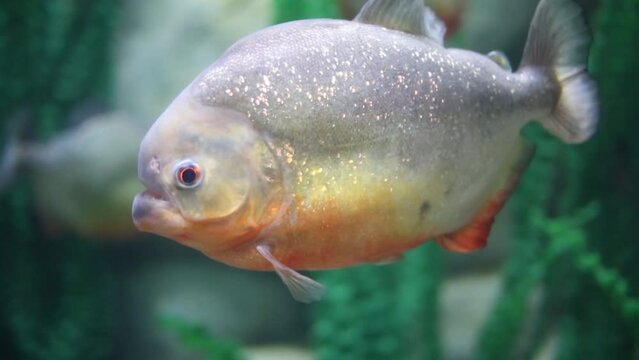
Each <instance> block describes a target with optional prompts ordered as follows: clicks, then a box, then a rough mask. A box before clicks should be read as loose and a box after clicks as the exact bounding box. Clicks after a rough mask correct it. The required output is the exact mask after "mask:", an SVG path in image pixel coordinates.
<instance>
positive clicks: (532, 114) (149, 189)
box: [132, 0, 599, 302]
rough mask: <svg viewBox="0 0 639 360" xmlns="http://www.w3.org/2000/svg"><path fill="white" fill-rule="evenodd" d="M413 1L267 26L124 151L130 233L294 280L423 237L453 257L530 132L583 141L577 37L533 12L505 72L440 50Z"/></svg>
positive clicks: (589, 85)
mask: <svg viewBox="0 0 639 360" xmlns="http://www.w3.org/2000/svg"><path fill="white" fill-rule="evenodd" d="M445 31H446V29H445V27H444V25H443V23H442V22H441V21H440V20H439V19H438V18H437V17H436V16H435V15H434V13H433V11H432V10H430V9H429V8H428V7H425V5H424V4H423V3H422V1H421V0H369V1H368V2H367V3H366V4H364V6H363V7H362V9H361V11H360V12H359V14H358V15H357V16H356V17H355V18H354V19H353V20H352V21H348V20H331V19H319V20H302V21H294V22H289V23H284V24H280V25H275V26H272V27H268V28H266V29H263V30H260V31H258V32H256V33H253V34H251V35H249V36H247V37H245V38H243V39H241V40H239V41H238V42H237V43H235V44H234V45H232V46H231V47H230V48H229V49H228V50H227V51H226V52H225V53H224V54H223V55H222V56H221V57H220V58H218V59H217V60H216V61H215V62H214V63H213V64H212V65H210V66H209V67H208V68H206V69H205V70H204V71H203V72H202V73H201V74H200V75H198V76H197V77H196V78H195V79H194V80H193V82H192V83H190V84H189V85H188V86H187V87H186V88H185V89H184V90H183V91H182V92H181V93H180V94H179V95H178V96H177V97H176V98H175V100H173V102H172V103H171V104H170V105H169V106H168V107H167V108H166V110H165V111H164V112H163V113H162V114H161V115H160V116H159V117H158V118H157V120H156V121H155V122H154V123H153V125H152V126H151V127H150V128H149V130H148V132H147V133H146V135H145V137H144V139H143V140H142V142H141V144H140V151H139V155H138V177H139V178H140V180H141V182H142V183H143V184H144V186H145V188H146V190H145V191H143V192H141V193H140V194H138V195H136V196H135V198H134V199H133V205H132V217H133V221H134V223H135V225H136V226H137V228H138V229H139V230H141V231H146V232H151V233H155V234H158V235H161V236H163V237H166V238H169V239H173V240H175V241H177V242H178V243H181V244H183V245H185V246H189V247H191V248H194V249H196V250H199V251H200V252H202V253H203V254H204V255H206V256H208V257H209V258H211V259H213V260H216V261H219V262H222V263H225V264H228V265H230V266H234V267H239V268H243V269H248V270H257V271H275V272H276V273H277V275H279V277H280V278H281V279H282V280H283V282H284V284H285V285H286V286H287V287H288V289H289V290H290V292H291V294H292V296H293V297H294V298H295V299H296V300H298V301H301V302H312V301H316V300H319V299H320V298H321V297H322V295H323V293H324V292H325V288H324V286H323V285H322V284H320V283H318V282H316V281H315V280H313V279H311V278H309V277H307V276H305V275H302V274H301V273H300V271H303V270H322V269H334V268H342V267H349V266H355V265H358V264H364V263H386V262H389V261H393V260H396V259H398V258H400V257H401V256H402V254H403V253H404V252H406V251H408V250H410V249H412V248H415V247H416V246H419V245H420V244H423V243H424V242H426V241H427V240H429V239H434V241H436V242H437V243H438V244H439V245H441V246H442V247H443V248H445V249H448V250H451V251H458V252H469V251H474V250H478V249H481V248H483V247H484V246H485V245H486V242H487V237H488V235H489V233H490V228H491V225H492V223H493V221H494V218H495V216H496V215H497V213H498V212H499V211H500V209H501V208H502V206H503V205H504V203H505V201H506V199H507V198H508V197H509V195H510V194H511V193H512V191H513V189H514V187H515V186H516V183H517V180H518V178H519V177H520V174H521V173H522V171H523V170H524V169H525V167H526V165H527V163H528V161H529V160H530V159H531V156H532V153H533V151H532V145H530V144H528V143H526V142H525V141H524V140H523V139H522V138H521V136H520V130H521V129H522V127H523V126H524V125H526V124H528V123H529V122H531V121H535V120H534V119H536V121H538V122H539V123H541V125H542V126H543V127H544V128H545V129H547V130H548V131H549V132H550V133H551V134H553V135H554V136H556V137H558V138H559V139H561V140H562V141H564V142H566V143H572V144H576V143H581V142H584V141H586V140H587V139H588V138H590V137H591V136H592V135H593V134H594V133H595V131H596V127H597V122H598V116H599V115H598V100H597V88H596V84H595V82H594V80H593V79H592V78H591V76H590V75H589V73H588V70H587V66H586V64H587V57H588V48H589V41H590V40H589V36H588V31H587V28H586V25H585V22H584V20H583V18H582V15H581V10H580V8H579V7H578V6H577V5H576V4H575V3H573V1H571V0H541V1H540V2H539V5H538V7H537V10H536V13H535V16H534V18H533V20H532V23H531V27H530V33H529V36H528V40H527V43H526V45H525V48H524V52H523V54H524V55H523V60H522V61H521V64H520V66H519V68H518V69H517V70H516V71H513V70H512V69H511V66H510V63H509V62H508V59H506V58H505V56H504V55H503V54H502V53H500V52H498V51H494V52H491V53H489V54H487V55H484V54H479V53H474V52H471V51H467V50H463V49H454V48H446V47H445V46H444V43H443V38H444V34H445Z"/></svg>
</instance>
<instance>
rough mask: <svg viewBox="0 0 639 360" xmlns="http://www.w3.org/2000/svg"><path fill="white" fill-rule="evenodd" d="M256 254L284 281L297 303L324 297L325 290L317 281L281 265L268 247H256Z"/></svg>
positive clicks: (309, 301)
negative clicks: (269, 264) (268, 263)
mask: <svg viewBox="0 0 639 360" xmlns="http://www.w3.org/2000/svg"><path fill="white" fill-rule="evenodd" d="M256 250H257V252H258V253H259V254H260V255H262V257H264V259H266V260H267V261H268V262H270V263H271V265H272V266H273V270H275V272H276V273H277V275H279V277H280V278H281V279H282V281H284V285H286V287H287V288H288V290H289V291H290V292H291V295H292V296H293V298H294V299H295V300H297V301H299V302H303V303H307V304H308V303H311V302H313V301H318V300H320V299H321V298H322V296H324V293H325V292H326V288H325V287H324V285H322V284H320V283H318V282H317V281H315V280H313V279H311V278H309V277H306V276H304V275H302V274H300V273H298V272H297V271H295V270H293V269H291V268H289V267H288V266H286V265H284V264H283V263H281V262H280V261H279V260H277V259H276V258H275V256H273V254H272V253H271V249H270V248H269V246H268V245H263V244H261V245H258V246H257V247H256Z"/></svg>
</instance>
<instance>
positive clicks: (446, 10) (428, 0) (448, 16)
mask: <svg viewBox="0 0 639 360" xmlns="http://www.w3.org/2000/svg"><path fill="white" fill-rule="evenodd" d="M362 4H364V1H362V0H340V2H339V5H340V6H339V7H340V13H341V14H342V15H345V16H348V15H355V14H356V13H357V9H359V8H360V7H361V5H362ZM425 4H426V5H427V6H428V7H430V8H431V9H433V11H434V12H435V13H436V14H437V16H439V18H440V19H442V20H443V21H444V24H445V25H446V30H447V31H446V36H449V35H452V34H454V33H456V32H457V30H458V29H459V27H460V25H461V23H462V20H463V18H464V17H465V14H466V8H467V7H468V0H425Z"/></svg>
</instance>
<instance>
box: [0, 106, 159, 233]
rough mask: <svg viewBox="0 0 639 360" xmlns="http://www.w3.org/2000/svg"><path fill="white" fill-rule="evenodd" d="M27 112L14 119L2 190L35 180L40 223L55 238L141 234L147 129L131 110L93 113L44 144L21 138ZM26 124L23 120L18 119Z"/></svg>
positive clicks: (1, 171)
mask: <svg viewBox="0 0 639 360" xmlns="http://www.w3.org/2000/svg"><path fill="white" fill-rule="evenodd" d="M29 117H30V115H29V114H28V110H23V111H20V112H19V113H18V114H16V115H15V117H14V118H13V119H12V121H10V122H12V123H16V124H15V125H12V126H10V128H11V129H15V130H11V131H9V132H10V133H12V135H11V136H10V137H9V139H8V141H6V143H7V144H6V146H5V150H4V152H3V155H2V160H1V161H0V191H4V192H6V191H8V189H9V188H10V186H11V185H13V184H15V183H19V182H21V181H23V180H24V179H25V178H27V177H28V178H30V179H31V181H30V185H31V186H32V190H33V201H34V208H35V210H36V214H37V217H38V220H39V221H40V225H41V226H42V227H43V228H44V229H45V231H46V232H47V233H48V234H49V235H51V236H55V235H58V234H60V233H72V234H77V235H81V236H84V237H88V238H91V239H99V240H107V241H120V240H125V239H132V238H136V237H140V233H139V231H137V229H136V228H135V226H134V225H133V223H132V221H131V216H130V207H131V198H132V197H133V196H135V194H136V193H138V192H140V191H142V190H143V186H142V184H140V182H139V180H138V179H137V171H136V170H137V152H138V147H139V144H140V141H141V140H142V137H143V136H144V134H145V132H146V130H147V127H146V126H142V124H139V123H138V122H136V121H135V120H134V119H132V118H131V117H130V116H129V115H128V114H127V113H124V112H122V111H108V112H104V113H98V114H91V115H89V116H88V118H84V119H83V120H82V122H81V123H79V124H77V126H75V127H72V128H69V129H67V130H65V131H63V132H61V133H59V134H57V135H55V136H54V137H52V138H50V139H48V140H47V141H45V142H34V141H24V140H20V131H19V127H20V126H24V123H26V122H28V118H29ZM18 122H19V123H21V124H19V123H18Z"/></svg>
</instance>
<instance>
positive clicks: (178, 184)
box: [132, 93, 284, 253]
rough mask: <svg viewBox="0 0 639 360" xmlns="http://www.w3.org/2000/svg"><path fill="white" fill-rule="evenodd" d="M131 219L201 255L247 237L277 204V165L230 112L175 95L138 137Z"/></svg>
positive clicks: (244, 120) (242, 118)
mask: <svg viewBox="0 0 639 360" xmlns="http://www.w3.org/2000/svg"><path fill="white" fill-rule="evenodd" d="M138 177H139V179H140V180H141V181H142V183H143V184H144V185H145V186H146V191H144V192H142V193H140V194H138V195H137V196H136V197H135V199H134V201H133V211H132V215H133V221H134V223H135V225H136V227H137V228H138V229H139V230H141V231H146V232H151V233H155V234H158V235H161V236H164V237H168V238H170V239H173V240H176V241H178V242H180V243H183V244H185V245H187V246H191V247H193V248H196V249H198V250H200V251H203V252H205V253H215V252H216V251H223V250H225V249H229V248H232V247H234V246H238V245H241V244H243V243H244V242H247V241H249V240H252V239H254V238H255V237H256V236H258V234H260V233H261V231H262V230H263V229H264V228H265V227H267V226H268V225H269V224H271V223H273V222H274V221H275V220H276V219H275V218H276V217H277V214H281V211H280V209H281V207H282V206H284V205H283V201H282V199H283V198H284V196H283V186H282V183H283V179H282V169H281V167H280V163H279V161H278V159H277V157H276V155H275V153H274V152H273V151H272V148H271V146H270V145H269V142H268V141H267V139H266V138H265V137H264V136H263V135H261V134H260V133H259V132H258V131H257V130H256V129H255V128H254V126H253V124H252V122H251V121H250V120H249V119H248V117H247V116H246V115H245V114H243V113H240V112H238V111H235V110H232V109H228V108H222V107H210V106H207V105H204V104H201V103H200V102H198V101H197V100H195V99H193V98H190V97H188V96H185V95H184V93H183V94H182V95H181V96H180V97H178V98H177V99H176V100H175V101H174V102H173V103H172V104H171V105H170V106H169V108H168V109H167V110H166V111H165V112H164V113H163V114H162V115H161V116H160V117H159V118H158V120H157V121H156V122H155V123H154V124H153V125H152V126H151V128H150V129H149V131H148V133H147V134H146V135H145V137H144V139H143V140H142V143H141V145H140V152H139V157H138Z"/></svg>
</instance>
